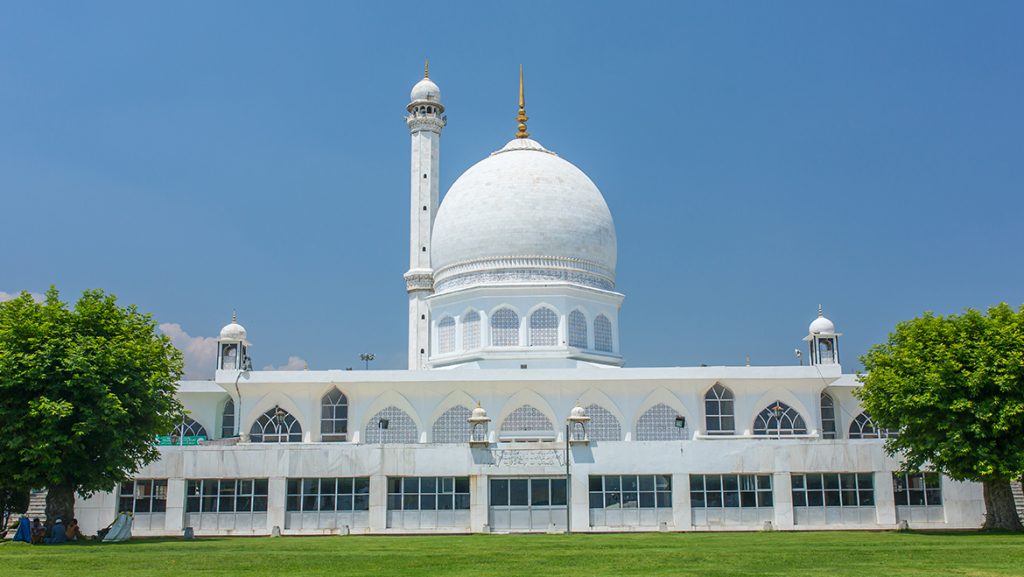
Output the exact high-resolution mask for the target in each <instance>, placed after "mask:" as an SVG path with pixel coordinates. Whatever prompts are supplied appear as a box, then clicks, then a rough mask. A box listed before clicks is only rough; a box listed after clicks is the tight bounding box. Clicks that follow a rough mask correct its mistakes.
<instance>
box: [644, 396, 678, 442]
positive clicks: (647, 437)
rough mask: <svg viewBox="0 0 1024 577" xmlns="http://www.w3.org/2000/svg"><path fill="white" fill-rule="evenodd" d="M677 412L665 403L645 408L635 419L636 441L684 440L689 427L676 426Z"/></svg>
mask: <svg viewBox="0 0 1024 577" xmlns="http://www.w3.org/2000/svg"><path fill="white" fill-rule="evenodd" d="M679 416H680V415H679V412H678V411H676V410H675V409H673V408H672V407H670V406H668V405H666V404H665V403H658V404H657V405H654V406H653V407H651V408H649V409H647V411H645V412H644V414H642V415H640V418H639V419H637V421H636V440H637V441H684V440H686V439H688V438H689V436H690V435H689V427H678V426H677V421H676V417H679Z"/></svg>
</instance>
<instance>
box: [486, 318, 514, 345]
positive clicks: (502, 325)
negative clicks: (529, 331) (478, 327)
mask: <svg viewBox="0 0 1024 577" xmlns="http://www.w3.org/2000/svg"><path fill="white" fill-rule="evenodd" d="M491 344H492V345H494V346H496V347H514V346H517V345H518V344H519V315H517V314H516V312H515V311H514V310H512V309H499V310H497V311H495V312H494V315H493V316H492V317H491Z"/></svg>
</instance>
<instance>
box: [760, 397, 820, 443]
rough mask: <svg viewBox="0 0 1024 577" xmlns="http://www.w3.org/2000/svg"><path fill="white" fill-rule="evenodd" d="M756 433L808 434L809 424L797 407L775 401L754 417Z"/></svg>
mask: <svg viewBox="0 0 1024 577" xmlns="http://www.w3.org/2000/svg"><path fill="white" fill-rule="evenodd" d="M754 434H755V435H806V434H807V425H806V424H805V423H804V418H803V417H801V416H800V413H798V412H796V409H794V408H793V407H790V406H789V405H787V404H786V403H783V402H782V401H775V402H774V403H772V404H771V405H768V406H767V407H765V409H764V410H763V411H761V413H760V414H758V415H757V418H755V419H754Z"/></svg>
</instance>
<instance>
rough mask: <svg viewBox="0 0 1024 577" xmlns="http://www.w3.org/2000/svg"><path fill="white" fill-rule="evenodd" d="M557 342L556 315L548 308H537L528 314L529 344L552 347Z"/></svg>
mask: <svg viewBox="0 0 1024 577" xmlns="http://www.w3.org/2000/svg"><path fill="white" fill-rule="evenodd" d="M557 344H558V315H557V314H556V313H555V311H553V310H551V309H549V308H546V307H545V308H539V309H537V310H535V311H533V314H531V315H530V346H531V347H553V346H555V345H557Z"/></svg>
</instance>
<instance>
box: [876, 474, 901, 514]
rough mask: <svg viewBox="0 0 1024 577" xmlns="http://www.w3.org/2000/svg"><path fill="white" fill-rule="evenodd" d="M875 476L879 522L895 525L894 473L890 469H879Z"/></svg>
mask: <svg viewBox="0 0 1024 577" xmlns="http://www.w3.org/2000/svg"><path fill="white" fill-rule="evenodd" d="M874 477H875V482H874V487H875V514H876V515H877V520H878V524H879V525H882V526H889V527H893V526H895V525H896V496H895V495H894V494H893V483H892V474H891V473H889V472H888V471H879V472H877V473H875V474H874Z"/></svg>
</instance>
